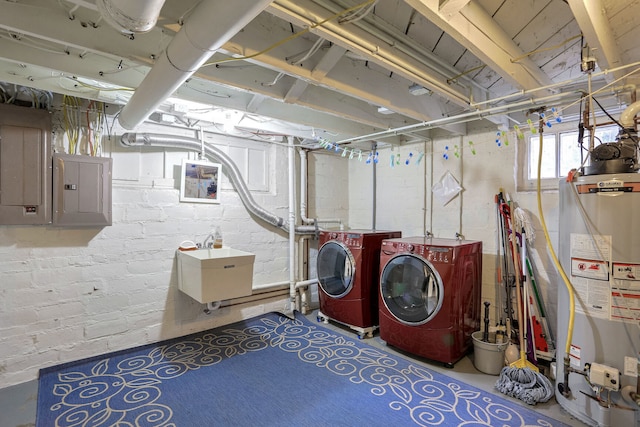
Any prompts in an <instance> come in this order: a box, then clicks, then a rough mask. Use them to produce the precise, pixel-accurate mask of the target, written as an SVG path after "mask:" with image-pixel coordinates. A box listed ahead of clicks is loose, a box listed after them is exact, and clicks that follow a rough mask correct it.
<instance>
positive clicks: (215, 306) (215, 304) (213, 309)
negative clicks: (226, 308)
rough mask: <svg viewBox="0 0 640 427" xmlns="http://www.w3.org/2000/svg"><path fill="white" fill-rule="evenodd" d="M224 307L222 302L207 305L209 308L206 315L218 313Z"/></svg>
mask: <svg viewBox="0 0 640 427" xmlns="http://www.w3.org/2000/svg"><path fill="white" fill-rule="evenodd" d="M221 305H222V301H213V302H208V303H207V308H205V309H204V312H205V313H206V314H210V313H211V312H212V311H216V310H217V309H219V308H220V306H221Z"/></svg>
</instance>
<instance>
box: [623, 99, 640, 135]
mask: <svg viewBox="0 0 640 427" xmlns="http://www.w3.org/2000/svg"><path fill="white" fill-rule="evenodd" d="M638 113H640V101H636V102H634V103H633V104H631V105H629V106H628V107H627V108H626V109H625V110H624V111H623V112H622V114H621V115H620V124H621V125H622V126H623V127H624V128H625V129H635V117H636V115H637V114H638Z"/></svg>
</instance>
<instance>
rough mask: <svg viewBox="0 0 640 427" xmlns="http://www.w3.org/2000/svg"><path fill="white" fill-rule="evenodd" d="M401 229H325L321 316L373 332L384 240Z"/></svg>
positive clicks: (319, 267) (361, 332)
mask: <svg viewBox="0 0 640 427" xmlns="http://www.w3.org/2000/svg"><path fill="white" fill-rule="evenodd" d="M400 236H402V233H401V232H399V231H378V230H347V231H321V232H320V241H319V250H318V259H317V271H318V284H319V286H318V299H319V300H320V311H319V313H318V320H319V321H324V322H328V320H334V321H336V322H339V323H343V324H345V325H347V326H349V327H350V328H351V329H353V330H355V331H357V332H358V337H360V338H363V337H365V336H372V335H373V331H374V330H375V329H376V328H377V327H378V275H379V272H380V244H381V243H382V241H383V240H384V239H391V238H396V237H400Z"/></svg>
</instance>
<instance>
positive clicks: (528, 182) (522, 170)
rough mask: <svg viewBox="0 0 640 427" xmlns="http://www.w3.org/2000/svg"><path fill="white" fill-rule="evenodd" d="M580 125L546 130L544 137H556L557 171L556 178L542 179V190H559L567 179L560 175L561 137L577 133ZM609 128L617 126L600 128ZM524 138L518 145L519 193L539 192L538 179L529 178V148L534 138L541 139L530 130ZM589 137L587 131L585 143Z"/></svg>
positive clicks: (565, 125) (555, 126)
mask: <svg viewBox="0 0 640 427" xmlns="http://www.w3.org/2000/svg"><path fill="white" fill-rule="evenodd" d="M577 127H578V124H577V123H576V122H574V123H561V124H558V125H554V126H553V127H552V128H547V127H545V128H544V131H543V136H547V137H548V136H549V134H553V136H554V144H555V150H554V151H555V156H556V157H555V161H556V164H555V170H556V176H555V177H552V178H542V179H541V180H540V188H541V189H542V190H557V189H558V187H559V183H560V180H561V179H564V178H565V177H563V176H559V174H560V155H561V151H562V150H561V141H562V138H561V135H562V134H567V133H572V132H577V131H578V130H577ZM608 127H617V126H616V125H612V124H608V125H602V126H600V127H599V128H608ZM523 134H524V137H523V138H522V139H518V143H517V145H516V150H517V153H516V162H517V163H516V187H517V190H518V191H523V192H526V191H536V190H537V179H536V178H529V168H530V166H534V167H536V168H537V164H536V165H530V156H529V154H530V153H529V147H530V140H531V138H532V137H534V136H535V138H540V135H539V133H535V134H533V133H532V132H531V131H530V130H528V131H526V132H523ZM588 137H589V132H588V131H586V130H585V142H587V139H588ZM595 141H596V145H598V143H599V141H598V140H597V139H596V140H595ZM602 142H612V141H602ZM579 166H580V165H575V167H576V168H577V167H579Z"/></svg>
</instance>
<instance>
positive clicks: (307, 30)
mask: <svg viewBox="0 0 640 427" xmlns="http://www.w3.org/2000/svg"><path fill="white" fill-rule="evenodd" d="M376 1H377V0H367V1H365V2H363V3H360V4H357V5H355V6H353V7H350V8H348V9H345V10H343V11H341V12H338V13H335V14H333V15H331V16H330V17H328V18H326V19H323V20H322V21H320V22H316V23H315V24H311V25H309V26H308V27H306V28H305V29H304V30H302V31H300V32H297V33H294V34H291V35H290V36H288V37H285V38H284V39H282V40H280V41H278V42H276V43H274V44H272V45H271V46H269V47H267V48H266V49H263V50H261V51H260V52H256V53H253V54H251V55H246V56H238V57H231V58H224V59H219V60H217V61H213V62H207V63H206V64H203V65H202V67H208V66H210V65H216V64H220V63H223V62H231V61H242V60H245V59H251V58H255V57H256V56H260V55H263V54H265V53H267V52H269V51H271V50H273V49H275V48H277V47H278V46H281V45H283V44H285V43H286V42H288V41H291V40H293V39H295V38H297V37H300V36H301V35H303V34H306V33H308V32H309V31H311V30H313V29H315V28H317V27H320V26H322V25H324V24H326V23H327V22H329V21H332V20H334V19H337V18H339V17H341V16H343V15H346V14H348V13H351V12H353V11H355V10H359V9H362V8H365V7H367V6H369V5H370V4H372V3H374V2H376Z"/></svg>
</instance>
